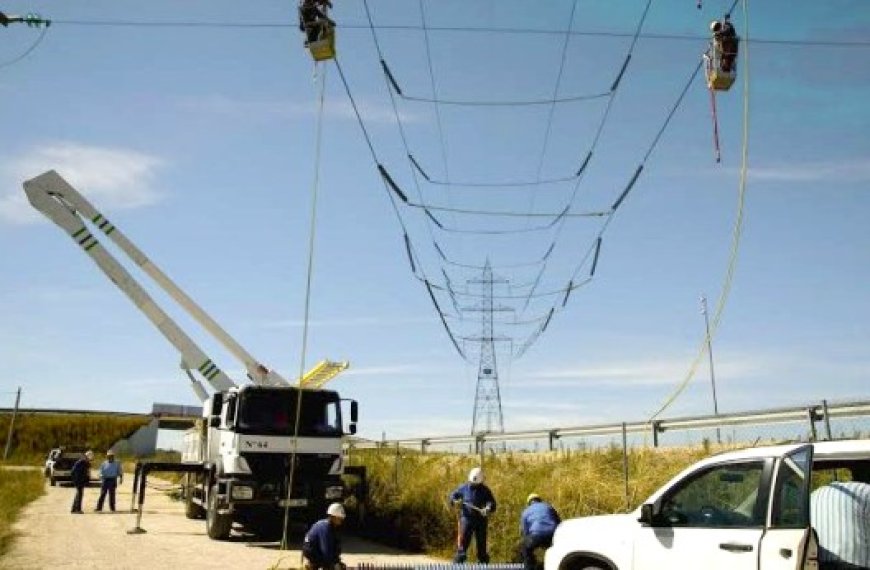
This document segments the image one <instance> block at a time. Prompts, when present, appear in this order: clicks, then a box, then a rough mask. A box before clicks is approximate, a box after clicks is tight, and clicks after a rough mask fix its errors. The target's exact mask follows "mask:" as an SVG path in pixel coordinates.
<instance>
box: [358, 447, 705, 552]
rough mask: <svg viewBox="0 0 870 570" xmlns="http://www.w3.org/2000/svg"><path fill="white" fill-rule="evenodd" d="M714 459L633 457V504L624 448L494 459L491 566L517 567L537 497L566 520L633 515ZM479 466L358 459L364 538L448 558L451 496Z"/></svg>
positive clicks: (691, 453)
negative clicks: (529, 505)
mask: <svg viewBox="0 0 870 570" xmlns="http://www.w3.org/2000/svg"><path fill="white" fill-rule="evenodd" d="M715 451H719V449H716V450H712V449H711V448H710V446H697V447H691V448H678V449H651V448H636V449H632V450H631V451H630V453H629V462H628V463H629V467H628V473H629V484H628V489H629V495H628V497H627V498H626V494H625V484H624V479H623V458H622V450H621V449H620V448H609V449H602V450H590V451H563V452H553V453H535V454H531V453H510V452H508V453H498V454H491V455H487V457H486V459H485V464H484V469H485V473H486V478H487V481H486V482H487V485H489V487H490V488H491V489H492V491H493V493H494V495H495V497H496V500H497V501H498V511H497V512H496V513H495V514H494V515H492V517H491V519H490V526H489V549H490V554H491V556H492V560H493V561H494V562H495V561H501V562H505V561H510V560H512V559H514V557H515V553H516V547H517V544H518V540H519V517H520V513H521V512H522V509H523V508H524V507H525V498H526V496H527V495H528V494H529V493H531V492H536V493H539V494H540V495H541V496H542V497H543V498H544V499H545V500H546V501H548V502H550V503H552V504H553V506H555V507H556V509H557V510H558V511H559V513H560V515H561V516H562V518H563V519H565V518H570V517H578V516H587V515H597V514H605V513H617V512H626V511H627V510H631V509H634V508H636V507H637V506H638V505H639V504H640V503H641V502H642V501H643V500H644V499H646V498H647V496H649V495H650V494H651V493H652V492H653V491H654V490H655V489H656V488H658V487H659V486H660V485H662V484H663V483H664V482H666V481H667V480H668V479H670V478H671V477H673V476H674V475H676V474H677V473H678V472H679V471H681V470H682V469H683V468H685V467H687V466H688V465H690V464H692V463H694V462H695V461H697V460H699V459H701V458H703V457H707V456H709V455H710V454H711V453H713V452H715ZM479 461H480V459H479V457H478V456H474V455H454V454H439V453H428V454H425V455H421V454H419V453H414V452H408V451H402V453H401V455H399V456H397V454H396V450H395V449H377V450H359V451H354V452H353V454H352V456H351V462H352V463H353V464H357V465H365V466H366V467H367V468H368V478H369V505H368V512H367V520H366V524H365V525H364V530H363V533H364V534H365V536H370V537H371V538H373V539H375V540H380V541H386V542H387V543H390V544H393V545H395V546H399V547H402V548H406V549H410V550H414V551H421V552H425V553H427V554H431V555H436V556H449V555H450V554H451V553H452V551H453V549H454V545H455V543H456V531H457V515H456V512H455V511H452V510H451V509H449V508H448V506H447V495H448V493H449V492H450V491H452V490H453V489H454V488H455V487H456V486H458V485H459V484H460V483H462V482H463V481H465V479H466V477H467V475H468V471H469V469H471V468H472V467H474V466H476V465H478V463H479Z"/></svg>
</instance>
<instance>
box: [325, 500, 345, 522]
mask: <svg viewBox="0 0 870 570" xmlns="http://www.w3.org/2000/svg"><path fill="white" fill-rule="evenodd" d="M326 514H327V515H329V516H331V517H338V518H340V519H343V518H344V517H346V516H347V514H346V513H345V512H344V505H342V504H341V503H332V504H331V505H329V508H328V509H326Z"/></svg>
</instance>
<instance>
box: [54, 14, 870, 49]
mask: <svg viewBox="0 0 870 570" xmlns="http://www.w3.org/2000/svg"><path fill="white" fill-rule="evenodd" d="M52 24H56V25H61V26H82V27H129V28H216V29H220V28H230V29H234V28H235V29H250V30H257V29H270V28H271V29H275V28H279V29H280V28H291V29H295V28H298V27H299V26H298V24H295V23H292V22H208V21H201V20H175V21H167V20H163V21H153V20H152V21H149V20H121V19H112V20H108V19H106V20H81V19H61V20H52ZM337 28H338V29H341V30H365V29H368V28H369V25H368V24H363V23H339V24H338V26H337ZM375 28H376V29H378V30H385V31H386V30H396V31H403V30H404V31H421V30H423V27H422V26H420V25H414V24H378V25H377V26H375ZM427 29H428V30H429V31H430V32H459V33H491V34H517V35H563V34H564V33H565V30H557V29H548V28H499V27H492V26H427ZM571 35H572V36H588V37H602V38H630V37H632V36H633V35H634V34H633V33H632V32H620V31H607V30H578V29H574V30H572V31H571ZM640 37H641V38H643V39H645V40H665V41H692V42H697V41H708V40H709V39H710V38H709V36H706V35H699V34H665V33H652V32H648V33H645V34H641V35H640ZM748 42H750V43H753V44H768V45H781V46H816V47H834V48H838V47H841V48H870V40H798V39H789V38H753V39H751V40H748Z"/></svg>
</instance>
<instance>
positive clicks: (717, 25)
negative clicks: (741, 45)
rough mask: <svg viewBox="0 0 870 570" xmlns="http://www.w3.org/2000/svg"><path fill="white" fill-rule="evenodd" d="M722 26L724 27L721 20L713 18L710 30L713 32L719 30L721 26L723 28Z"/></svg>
mask: <svg viewBox="0 0 870 570" xmlns="http://www.w3.org/2000/svg"><path fill="white" fill-rule="evenodd" d="M721 27H722V23H721V22H720V21H719V20H713V21H712V22H710V31H711V32H718V31H719V28H721Z"/></svg>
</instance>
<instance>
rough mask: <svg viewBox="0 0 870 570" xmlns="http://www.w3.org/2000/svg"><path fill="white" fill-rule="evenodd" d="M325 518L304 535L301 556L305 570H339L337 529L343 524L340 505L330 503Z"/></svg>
mask: <svg viewBox="0 0 870 570" xmlns="http://www.w3.org/2000/svg"><path fill="white" fill-rule="evenodd" d="M326 515H327V517H326V518H325V519H322V520H319V521H317V522H316V523H314V524H313V525H311V528H310V529H308V532H307V533H305V540H304V541H303V542H302V556H303V557H304V558H305V570H341V569H343V568H344V567H345V566H344V563H342V561H341V537H340V536H339V534H338V529H339V527H340V526H341V525H342V523H344V518H345V516H346V515H345V512H344V507H343V506H342V504H341V503H332V504H331V505H329V508H328V509H326Z"/></svg>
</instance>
